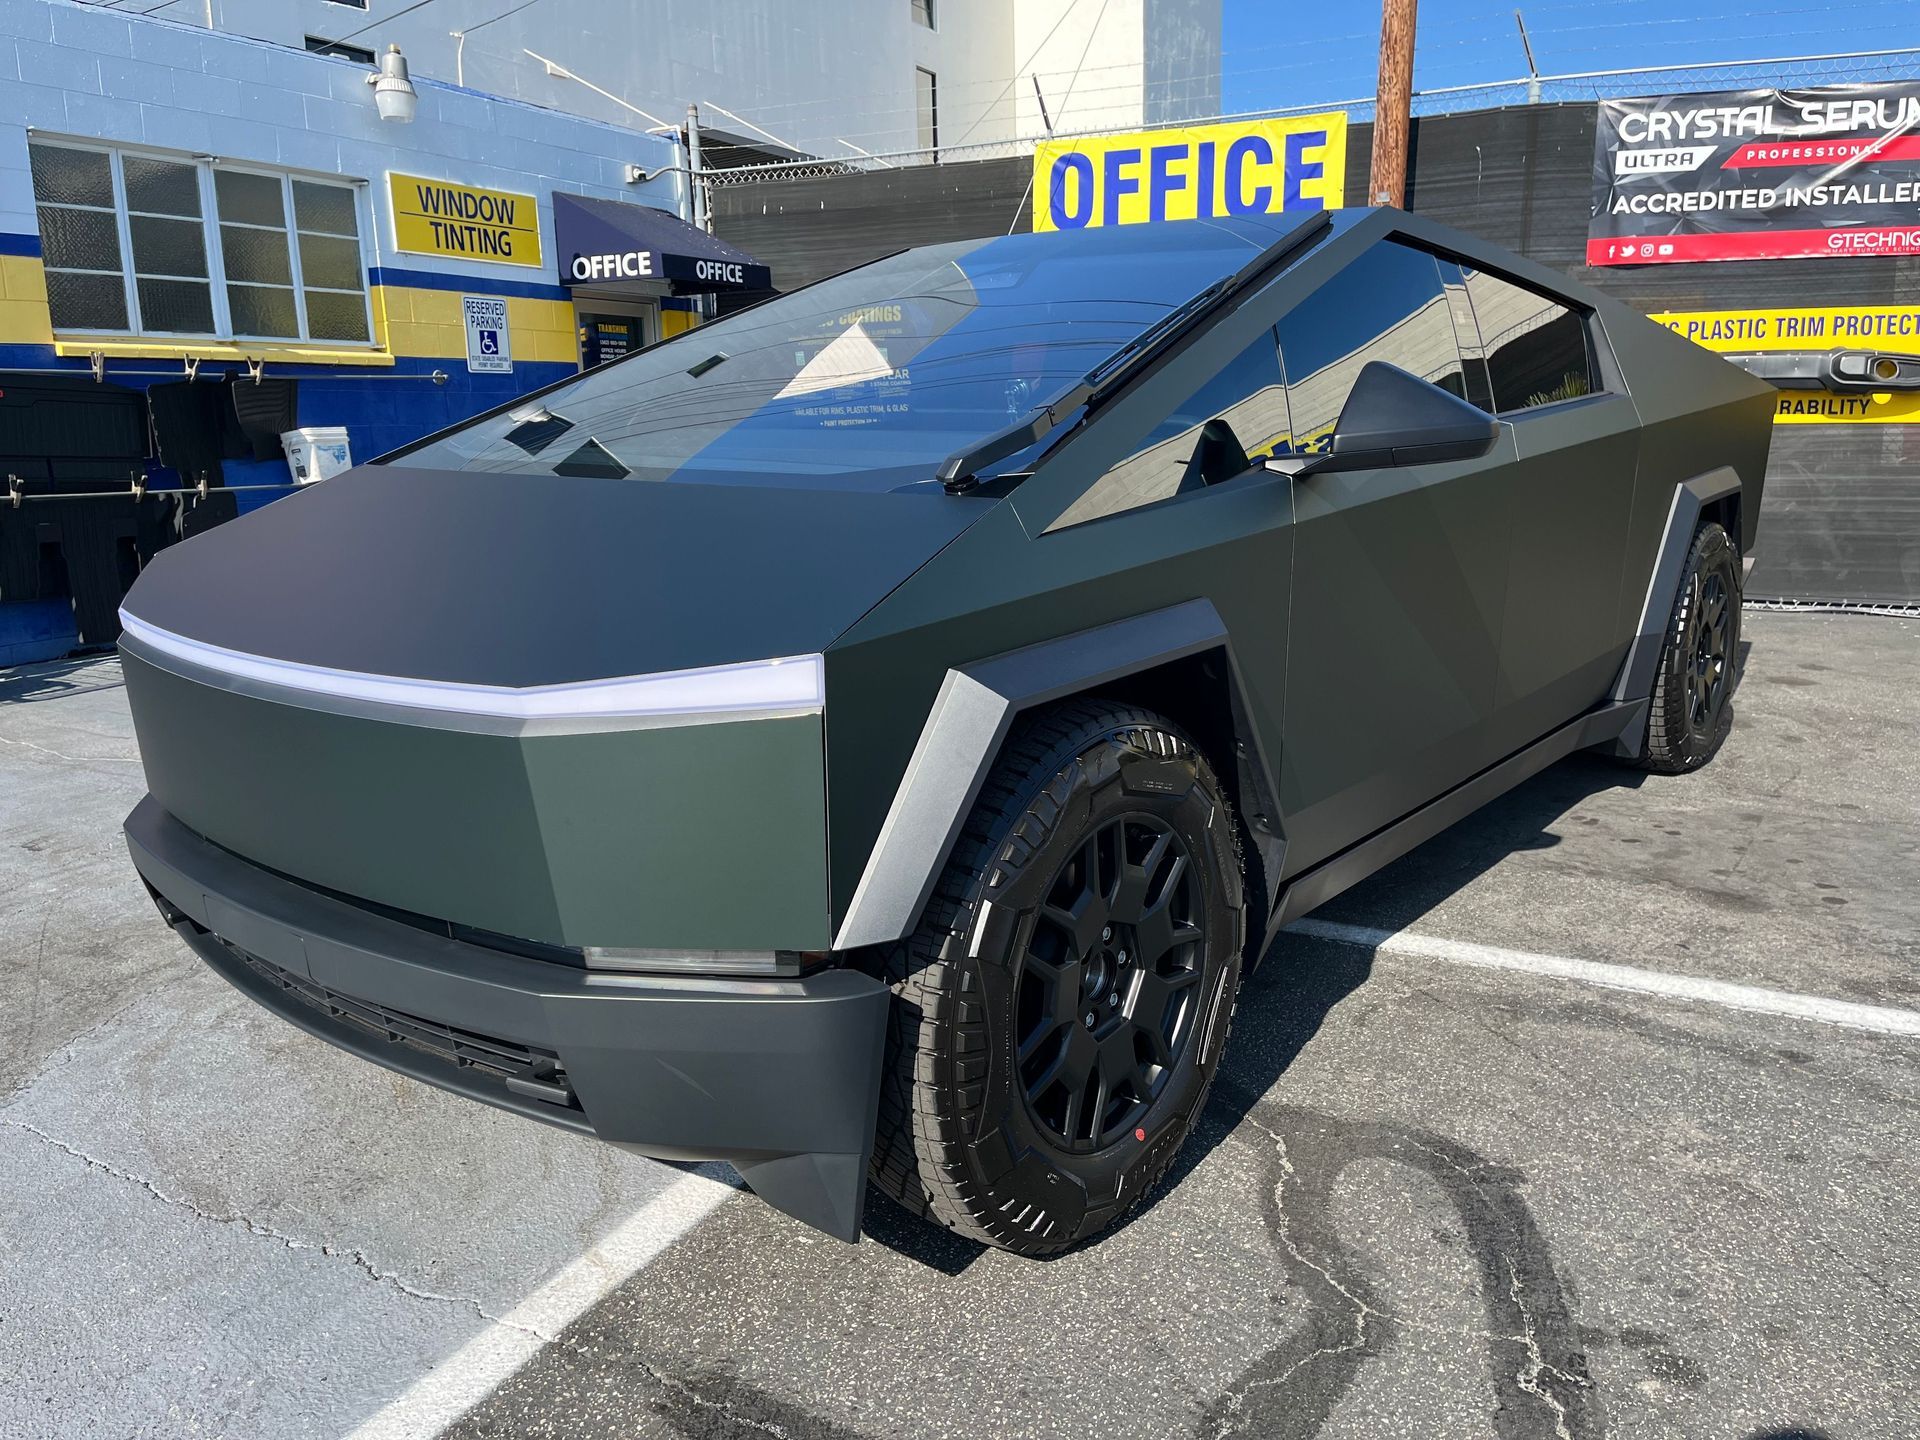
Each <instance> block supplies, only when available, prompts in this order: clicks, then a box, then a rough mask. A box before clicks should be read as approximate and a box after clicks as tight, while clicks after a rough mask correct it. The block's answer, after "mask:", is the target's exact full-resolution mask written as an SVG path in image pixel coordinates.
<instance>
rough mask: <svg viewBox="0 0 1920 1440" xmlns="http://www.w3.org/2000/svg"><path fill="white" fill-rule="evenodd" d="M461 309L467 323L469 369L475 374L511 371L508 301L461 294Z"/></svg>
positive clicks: (511, 354) (493, 297) (511, 355)
mask: <svg viewBox="0 0 1920 1440" xmlns="http://www.w3.org/2000/svg"><path fill="white" fill-rule="evenodd" d="M460 310H461V313H462V314H463V315H464V316H465V317H466V322H467V369H468V370H469V371H470V372H472V373H474V374H505V373H507V372H508V371H511V370H512V369H513V347H512V344H511V343H510V341H509V339H508V331H507V302H506V301H505V300H502V299H499V298H497V297H495V296H492V295H462V296H461V297H460Z"/></svg>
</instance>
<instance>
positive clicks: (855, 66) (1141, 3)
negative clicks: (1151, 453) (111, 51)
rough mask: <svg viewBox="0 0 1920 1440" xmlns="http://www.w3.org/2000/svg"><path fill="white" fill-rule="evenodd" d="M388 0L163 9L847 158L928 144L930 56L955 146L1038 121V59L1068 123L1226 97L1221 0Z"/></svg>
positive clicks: (532, 95)
mask: <svg viewBox="0 0 1920 1440" xmlns="http://www.w3.org/2000/svg"><path fill="white" fill-rule="evenodd" d="M382 8H387V9H392V8H394V7H393V6H392V5H391V4H389V3H386V0H374V5H373V7H372V9H371V10H360V9H357V8H354V7H351V6H346V5H340V4H334V3H331V0H178V3H177V4H176V5H175V6H173V7H171V9H170V12H169V13H171V14H176V15H178V16H179V17H180V18H181V19H182V20H184V21H187V22H189V23H203V22H204V21H205V20H206V18H207V17H208V16H209V15H211V17H212V24H213V26H214V27H215V28H216V29H218V30H221V31H224V32H227V33H232V34H243V35H249V36H253V37H255V38H258V39H263V40H268V41H271V42H274V43H276V44H280V45H284V46H289V47H293V48H301V47H303V46H304V44H305V41H306V37H308V36H317V37H321V38H326V39H342V38H344V39H346V41H347V43H349V44H353V45H359V46H363V47H365V48H367V49H370V50H374V51H379V50H382V49H384V48H385V47H386V45H387V44H389V43H396V44H398V45H400V47H401V48H402V50H403V51H405V53H406V55H407V58H408V61H409V63H410V64H411V66H412V68H413V73H414V74H415V76H416V77H417V76H422V75H424V76H429V77H432V78H434V79H438V80H443V81H448V82H452V81H455V80H456V79H463V83H464V85H465V87H466V88H468V89H473V90H480V91H485V92H488V93H491V94H497V95H504V96H512V97H515V98H518V99H521V100H525V101H527V102H529V103H531V104H534V105H540V106H546V107H550V108H553V109H558V110H563V111H568V112H571V113H573V114H578V115H583V116H588V117H591V118H594V119H599V120H604V121H608V122H611V123H614V124H618V125H623V126H628V127H631V128H634V129H640V130H644V129H646V128H648V127H649V126H651V125H655V124H666V125H675V126H677V125H679V124H681V123H682V122H683V121H684V119H685V115H686V107H687V105H688V103H689V102H695V103H699V104H700V105H701V106H702V107H703V115H704V119H705V121H706V123H707V124H708V125H709V126H710V127H713V128H715V129H717V130H720V131H724V132H727V133H728V134H730V135H732V136H735V137H737V138H740V139H743V140H748V141H754V140H757V139H763V138H764V137H759V136H756V133H755V131H754V130H753V129H752V128H750V126H747V125H742V124H740V123H738V122H737V121H735V120H733V119H731V118H729V117H728V116H726V115H724V114H722V113H720V109H721V108H724V109H725V110H731V111H733V112H735V113H736V114H737V115H739V116H741V117H744V119H745V120H746V121H748V122H751V125H755V126H760V127H763V128H764V129H765V130H766V131H767V132H769V133H770V134H771V135H772V136H773V137H775V138H776V139H777V140H779V141H781V142H784V143H785V144H786V145H788V146H791V147H793V148H795V149H797V150H800V151H803V152H806V153H810V154H817V155H823V156H842V157H847V158H852V157H854V156H855V155H857V154H858V152H859V151H862V150H864V151H869V152H873V153H879V154H886V153H890V152H899V151H905V150H911V149H913V148H914V146H915V143H916V133H917V110H916V102H915V92H914V84H915V81H914V71H915V69H916V68H921V69H927V70H930V71H932V72H933V73H934V75H935V76H936V77H937V79H938V82H939V99H940V107H939V108H940V115H939V121H940V126H939V128H940V141H941V144H942V146H943V147H945V148H951V147H953V146H955V145H959V144H963V143H964V144H981V143H985V142H994V141H1006V140H1011V139H1015V138H1030V137H1032V136H1034V135H1036V134H1038V133H1040V130H1041V122H1040V110H1039V104H1038V102H1037V101H1036V100H1035V98H1034V93H1033V81H1034V78H1035V77H1036V76H1037V77H1038V79H1039V82H1040V85H1041V87H1042V90H1043V91H1044V93H1045V94H1046V97H1047V106H1048V109H1049V110H1050V112H1051V114H1052V119H1053V123H1054V125H1055V127H1056V128H1057V129H1062V130H1067V129H1098V128H1109V127H1125V126H1133V125H1139V124H1141V123H1157V122H1160V121H1164V120H1172V119H1180V118H1185V117H1186V116H1188V115H1193V114H1200V113H1209V111H1207V110H1206V109H1196V108H1193V106H1194V104H1195V98H1194V97H1196V96H1197V97H1199V98H1200V99H1201V100H1204V99H1205V97H1207V96H1211V97H1212V99H1213V101H1214V104H1215V106H1217V100H1218V94H1219V75H1218V71H1219V51H1220V0H1104V3H1103V0H935V15H936V21H937V23H936V28H935V29H933V30H928V29H927V28H926V27H924V26H922V25H919V24H917V23H916V22H915V21H914V19H913V13H912V6H911V3H910V0H804V3H802V0H648V3H644V4H642V3H637V0H539V3H536V4H534V5H532V6H529V7H528V8H527V9H525V10H523V11H520V12H518V13H515V14H512V15H508V16H506V18H504V19H498V20H496V21H495V23H491V24H486V23H484V22H487V21H489V20H495V17H498V16H500V15H501V14H502V12H504V11H506V10H509V9H511V8H512V0H437V3H435V4H432V5H428V6H425V7H423V8H421V9H419V10H417V11H413V12H411V13H406V14H400V15H397V16H396V17H395V18H393V19H391V20H385V19H382V18H381V17H380V14H379V12H380V10H381V9H382ZM1063 17H1064V19H1063ZM1096 19H1097V20H1098V21H1099V25H1098V29H1097V33H1095V34H1093V35H1092V37H1091V41H1090V39H1089V31H1090V30H1091V29H1092V28H1093V26H1094V22H1095V20H1096ZM1056 22H1059V23H1058V24H1057V28H1056ZM463 26H474V27H479V28H475V29H472V30H471V31H470V33H468V34H467V37H466V39H465V41H464V43H463V42H461V41H460V40H459V39H457V38H456V36H455V35H454V34H453V33H452V32H455V31H458V30H460V29H461V28H462V27H463ZM362 27H368V28H366V30H365V33H363V34H359V35H353V34H352V32H354V31H357V30H360V29H362ZM1049 32H1052V33H1051V38H1048V37H1049ZM1043 41H1044V43H1043ZM528 51H532V52H535V53H536V54H538V55H541V56H544V57H546V58H547V59H548V60H551V61H554V62H555V63H557V64H558V65H560V66H562V67H565V68H566V69H567V70H570V71H572V72H573V73H574V74H576V75H578V76H579V77H580V79H578V80H575V79H569V78H566V77H565V76H563V75H558V74H551V73H549V72H548V71H547V69H546V68H545V67H544V66H543V65H542V64H540V62H538V61H536V60H534V59H532V58H531V57H530V56H529V55H528V53H527V52H528ZM1076 71H1077V72H1078V76H1077V78H1076ZM1196 71H1198V72H1200V73H1199V78H1198V80H1197V81H1196V80H1195V74H1196ZM582 81H586V82H590V84H591V85H592V86H597V87H599V89H600V90H603V91H606V92H608V95H611V96H613V97H617V99H610V98H608V96H607V95H602V94H598V93H596V91H595V90H594V89H592V88H589V84H583V83H581V82H582ZM1170 82H1171V83H1170ZM1196 85H1197V88H1195V86H1196ZM1069 91H1070V92H1071V93H1069ZM622 102H624V103H622ZM638 112H645V113H638Z"/></svg>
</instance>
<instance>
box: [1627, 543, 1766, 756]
mask: <svg viewBox="0 0 1920 1440" xmlns="http://www.w3.org/2000/svg"><path fill="white" fill-rule="evenodd" d="M1740 598H1741V597H1740V552H1739V551H1738V550H1737V549H1735V548H1734V544H1733V540H1732V539H1731V538H1730V537H1729V536H1728V534H1727V532H1726V531H1725V530H1724V529H1722V528H1721V527H1720V526H1719V525H1716V524H1711V523H1710V524H1706V525H1702V526H1701V527H1700V531H1699V533H1698V534H1697V535H1695V536H1694V537H1693V546H1692V548H1691V549H1690V550H1688V552H1687V564H1686V568H1685V570H1683V571H1682V572H1681V576H1680V593H1679V594H1678V595H1677V596H1676V597H1675V598H1674V602H1673V614H1672V615H1671V616H1670V617H1669V619H1668V622H1667V635H1666V639H1665V641H1664V642H1663V643H1662V644H1661V647H1660V666H1659V669H1658V671H1657V672H1656V674H1655V677H1654V682H1653V704H1652V707H1651V709H1650V710H1649V712H1648V715H1647V744H1646V750H1645V752H1644V754H1643V755H1642V756H1641V762H1642V763H1643V764H1644V765H1645V766H1646V767H1647V768H1648V769H1649V770H1659V771H1664V772H1666V773H1669V774H1678V773H1680V772H1682V771H1686V770H1696V769H1698V768H1699V767H1700V766H1702V765H1704V764H1706V763H1707V761H1709V760H1710V759H1712V758H1713V754H1714V752H1715V751H1716V750H1718V749H1719V748H1720V742H1721V741H1723V740H1724V739H1726V737H1727V732H1728V731H1729V730H1730V729H1732V727H1733V688H1734V684H1735V682H1736V681H1737V680H1738V678H1739V676H1738V668H1739V663H1740Z"/></svg>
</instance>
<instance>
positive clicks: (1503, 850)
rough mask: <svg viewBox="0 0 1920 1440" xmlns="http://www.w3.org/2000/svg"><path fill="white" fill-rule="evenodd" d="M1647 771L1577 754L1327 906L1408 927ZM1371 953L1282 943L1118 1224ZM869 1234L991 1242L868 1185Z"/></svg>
mask: <svg viewBox="0 0 1920 1440" xmlns="http://www.w3.org/2000/svg"><path fill="white" fill-rule="evenodd" d="M1643 779H1645V775H1644V774H1643V773H1642V772H1640V771H1637V770H1634V769H1631V768H1629V767H1627V766H1625V765H1622V764H1620V763H1618V762H1617V761H1613V760H1609V759H1605V758H1603V757H1600V756H1595V755H1575V756H1572V757H1569V758H1568V759H1566V760H1564V761H1562V762H1560V763H1559V764H1558V765H1555V766H1552V767H1550V768H1549V769H1547V770H1545V771H1543V772H1542V773H1541V774H1539V775H1537V776H1535V777H1534V778H1533V779H1531V780H1529V781H1527V782H1526V783H1525V784H1523V785H1521V786H1519V787H1518V788H1516V789H1514V790H1512V791H1510V792H1508V793H1507V794H1506V795H1503V796H1501V797H1500V798H1499V799H1498V800H1495V801H1493V802H1492V803H1490V804H1488V805H1487V806H1485V807H1484V808H1482V809H1481V810H1479V811H1476V812H1475V813H1474V814H1473V815H1471V816H1469V817H1467V818H1466V819H1465V820H1462V821H1460V822H1459V823H1458V824H1457V825H1454V826H1453V827H1452V828H1450V829H1448V830H1446V831H1444V832H1442V833H1441V834H1440V835H1438V836H1436V837H1435V838H1434V839H1432V840H1430V841H1428V842H1427V843H1426V844H1425V845H1422V846H1421V847H1420V848H1419V849H1417V850H1415V851H1413V852H1412V853H1411V854H1409V855H1407V856H1405V857H1403V858H1401V859H1400V860H1397V861H1395V862H1394V863H1393V864H1392V865H1389V866H1388V867H1387V868H1386V869H1384V870H1382V871H1381V872H1380V873H1379V874H1377V875H1374V876H1372V877H1370V878H1369V879H1367V880H1365V881H1363V882H1362V883H1361V884H1359V885H1357V886H1355V887H1354V888H1353V889H1352V890H1350V891H1348V892H1347V893H1346V894H1345V895H1342V896H1340V897H1338V898H1337V899H1336V900H1335V901H1333V902H1330V903H1329V904H1328V905H1327V906H1326V907H1325V908H1324V910H1323V911H1322V912H1321V913H1323V914H1325V915H1327V916H1329V917H1335V916H1337V917H1339V918H1343V919H1348V920H1352V921H1354V922H1355V923H1364V924H1366V925H1367V926H1369V927H1373V928H1379V929H1384V930H1401V929H1405V928H1407V927H1408V926H1410V925H1412V924H1413V923H1414V922H1415V921H1417V920H1418V919H1419V918H1420V917H1421V916H1422V915H1425V914H1426V913H1427V912H1428V911H1429V910H1432V909H1433V908H1434V907H1436V906H1438V905H1440V904H1442V903H1443V902H1445V901H1446V900H1447V899H1448V898H1449V897H1450V896H1452V895H1453V894H1454V893H1455V892H1457V891H1459V890H1460V889H1462V888H1464V887H1465V886H1466V885H1468V884H1470V883H1471V882H1472V881H1474V880H1475V879H1477V878H1478V877H1479V876H1481V875H1483V874H1485V873H1486V872H1487V871H1488V870H1489V869H1491V868H1492V867H1493V866H1494V865H1496V864H1498V863H1499V862H1500V861H1501V860H1502V859H1504V858H1505V857H1506V856H1508V855H1512V854H1515V853H1517V852H1519V851H1524V850H1542V849H1547V848H1550V847H1552V846H1554V845H1557V844H1558V843H1559V837H1558V836H1557V835H1555V834H1554V833H1553V830H1552V827H1553V825H1554V824H1555V822H1556V821H1558V820H1559V819H1560V818H1561V817H1562V816H1564V815H1565V814H1567V812H1568V811H1570V810H1572V809H1573V808H1574V807H1575V806H1576V805H1578V804H1580V803H1581V802H1582V801H1584V800H1586V799H1588V798H1590V797H1592V796H1594V795H1597V794H1601V793H1604V792H1606V791H1609V790H1619V789H1633V788H1636V787H1637V786H1638V785H1639V784H1640V783H1641V781H1642V780H1643ZM1373 958H1374V952H1373V951H1372V950H1370V949H1368V948H1367V947H1366V946H1364V945H1347V944H1332V943H1329V942H1327V941H1324V940H1313V939H1309V938H1307V937H1304V936H1295V935H1286V934H1283V935H1281V936H1280V937H1279V938H1278V939H1277V940H1276V941H1275V942H1274V944H1273V946H1272V947H1271V948H1270V949H1269V950H1268V951H1267V953H1266V955H1265V956H1264V958H1263V960H1262V963H1261V964H1260V966H1259V967H1258V968H1257V969H1256V970H1255V972H1254V973H1253V974H1252V975H1251V976H1250V977H1248V979H1247V981H1246V984H1245V986H1244V988H1243V989H1242V991H1241V996H1240V1008H1239V1017H1238V1019H1237V1020H1236V1022H1235V1029H1236V1032H1238V1043H1235V1044H1230V1045H1229V1046H1228V1047H1227V1054H1226V1058H1225V1060H1224V1061H1223V1062H1222V1065H1221V1070H1220V1076H1219V1080H1218V1082H1217V1083H1216V1084H1215V1086H1214V1089H1213V1094H1212V1097H1211V1099H1210V1100H1209V1101H1208V1104H1207V1109H1206V1113H1205V1115H1204V1118H1203V1120H1202V1122H1201V1124H1200V1125H1199V1127H1198V1128H1197V1130H1196V1133H1195V1134H1194V1135H1193V1137H1192V1138H1191V1139H1189V1140H1188V1142H1187V1144H1186V1145H1185V1146H1183V1147H1182V1148H1181V1151H1180V1153H1179V1155H1178V1156H1177V1157H1176V1159H1175V1160H1174V1163H1173V1166H1172V1168H1171V1169H1170V1170H1169V1172H1168V1174H1167V1176H1166V1178H1165V1179H1164V1180H1163V1181H1162V1182H1161V1183H1160V1184H1159V1185H1158V1186H1156V1187H1155V1190H1154V1192H1153V1194H1152V1195H1151V1196H1149V1197H1148V1200H1147V1203H1146V1204H1145V1205H1144V1206H1142V1207H1141V1208H1140V1209H1139V1210H1136V1211H1135V1212H1134V1213H1133V1215H1131V1216H1129V1217H1127V1218H1126V1219H1125V1220H1123V1221H1122V1222H1121V1224H1120V1227H1118V1228H1124V1227H1125V1226H1126V1225H1128V1224H1131V1223H1133V1222H1134V1221H1136V1220H1138V1219H1139V1218H1140V1216H1142V1215H1143V1214H1146V1213H1149V1212H1150V1211H1151V1210H1152V1209H1153V1207H1154V1206H1155V1205H1157V1204H1159V1203H1160V1202H1161V1201H1163V1200H1164V1199H1165V1198H1166V1197H1167V1196H1168V1195H1169V1194H1171V1193H1172V1192H1173V1191H1174V1190H1176V1189H1178V1188H1179V1186H1180V1184H1181V1182H1182V1181H1183V1180H1185V1179H1186V1177H1187V1176H1188V1175H1189V1174H1191V1173H1192V1171H1193V1170H1194V1168H1195V1167H1196V1166H1198V1165H1199V1164H1200V1163H1201V1162H1202V1161H1204V1160H1205V1159H1206V1158H1207V1156H1208V1155H1209V1154H1210V1153H1211V1152H1212V1150H1213V1148H1214V1147H1215V1146H1216V1145H1218V1144H1220V1143H1221V1142H1222V1141H1224V1140H1225V1139H1226V1138H1227V1136H1229V1135H1231V1134H1232V1133H1233V1132H1234V1131H1236V1130H1237V1129H1239V1128H1240V1126H1241V1125H1242V1124H1243V1123H1244V1122H1245V1121H1246V1120H1247V1117H1248V1115H1249V1113H1250V1112H1251V1110H1252V1109H1253V1107H1254V1106H1255V1105H1257V1104H1258V1103H1260V1101H1261V1100H1262V1099H1263V1098H1264V1097H1266V1096H1267V1095H1268V1093H1269V1092H1270V1091H1271V1090H1272V1089H1273V1087H1274V1085H1275V1084H1276V1083H1277V1082H1278V1081H1279V1079H1280V1077H1281V1076H1282V1075H1284V1074H1285V1073H1286V1071H1287V1068H1288V1067H1289V1066H1290V1065H1291V1064H1292V1063H1293V1061H1294V1059H1295V1058H1296V1057H1297V1056H1298V1055H1299V1054H1300V1052H1301V1051H1302V1050H1304V1049H1305V1048H1306V1047H1307V1046H1308V1045H1309V1044H1310V1043H1312V1041H1313V1038H1314V1036H1315V1035H1317V1034H1318V1033H1319V1031H1320V1027H1321V1026H1322V1025H1323V1024H1325V1023H1326V1020H1327V1017H1328V1016H1329V1015H1330V1014H1332V1013H1333V1010H1334V1008H1335V1007H1336V1006H1338V1005H1339V1004H1340V1002H1341V1001H1343V1000H1345V999H1346V998H1347V997H1348V996H1349V995H1352V994H1353V993H1354V992H1355V991H1357V990H1359V989H1360V988H1361V987H1362V986H1363V985H1365V984H1366V982H1367V980H1368V978H1369V977H1370V976H1371V975H1372V973H1373ZM1249 1031H1252V1032H1257V1037H1258V1038H1257V1041H1256V1042H1253V1043H1250V1037H1249V1034H1248V1032H1249ZM865 1233H866V1235H867V1237H868V1238H869V1239H871V1240H873V1241H875V1242H877V1243H878V1244H881V1245H884V1246H886V1247H887V1248H888V1249H890V1250H894V1251H896V1252H898V1253H899V1254H901V1255H904V1256H906V1257H907V1258H909V1259H911V1260H914V1261H916V1262H918V1263H919V1264H922V1265H926V1266H929V1267H930V1268H932V1269H935V1270H939V1271H941V1272H942V1273H944V1274H947V1275H957V1274H959V1273H961V1272H962V1271H964V1270H965V1269H966V1268H967V1267H968V1266H969V1265H971V1264H972V1263H973V1262H974V1261H975V1260H977V1259H979V1258H980V1256H981V1255H982V1254H984V1253H985V1247H983V1246H980V1245H978V1244H976V1243H974V1242H973V1241H971V1240H966V1239H963V1238H961V1237H959V1236H957V1235H954V1234H953V1233H952V1232H951V1231H947V1230H942V1229H938V1228H936V1227H934V1226H931V1225H928V1224H927V1223H926V1222H925V1221H922V1220H919V1219H916V1218H915V1217H913V1216H911V1215H909V1214H908V1213H907V1212H906V1211H905V1210H903V1209H901V1208H900V1207H899V1206H898V1205H896V1204H895V1203H893V1202H892V1201H891V1200H889V1199H887V1198H885V1197H884V1196H882V1195H881V1194H880V1192H879V1191H878V1190H875V1189H872V1188H871V1187H869V1191H868V1204H867V1215H866V1223H865ZM1109 1233H1112V1232H1109ZM1066 1253H1069V1254H1071V1253H1072V1252H1071V1251H1069V1252H1066Z"/></svg>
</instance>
